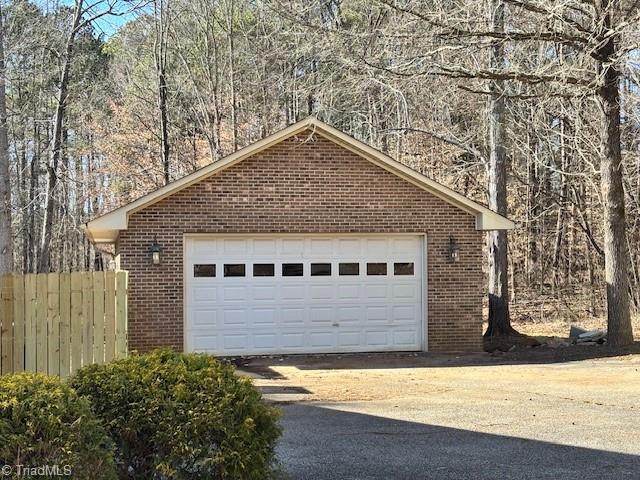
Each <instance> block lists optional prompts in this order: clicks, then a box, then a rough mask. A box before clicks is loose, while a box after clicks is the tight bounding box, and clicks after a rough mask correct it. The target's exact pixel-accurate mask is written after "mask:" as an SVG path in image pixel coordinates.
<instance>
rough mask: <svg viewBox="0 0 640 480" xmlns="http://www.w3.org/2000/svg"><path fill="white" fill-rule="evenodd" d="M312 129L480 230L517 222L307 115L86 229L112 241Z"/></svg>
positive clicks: (504, 227) (95, 237)
mask: <svg viewBox="0 0 640 480" xmlns="http://www.w3.org/2000/svg"><path fill="white" fill-rule="evenodd" d="M307 129H311V130H313V131H314V132H315V133H317V134H319V135H321V136H323V137H325V138H327V139H329V140H331V141H333V142H335V143H337V144H338V145H340V146H342V147H344V148H346V149H348V150H350V151H352V152H354V153H357V154H358V155H360V156H362V157H364V158H366V159H367V160H369V161H370V162H372V163H374V164H375V165H378V166H379V167H381V168H384V169H385V170H388V171H389V172H391V173H394V174H395V175H398V176H399V177H401V178H403V179H405V180H407V181H409V182H411V183H413V184H414V185H416V186H418V187H420V188H422V189H424V190H426V191H428V192H430V193H432V194H433V195H436V196H437V197H439V198H441V199H443V200H444V201H446V202H448V203H450V204H452V205H455V206H456V207H458V208H460V209H462V210H464V211H466V212H468V213H470V214H472V215H475V218H476V229H477V230H510V229H512V228H514V227H515V224H514V223H513V222H512V221H511V220H509V219H508V218H506V217H503V216H502V215H499V214H497V213H496V212H494V211H492V210H490V209H488V208H487V207H485V206H483V205H481V204H479V203H477V202H474V201H473V200H470V199H468V198H467V197H465V196H463V195H460V194H459V193H457V192H455V191H453V190H451V189H450V188H448V187H445V186H444V185H441V184H439V183H437V182H435V181H434V180H431V179H430V178H428V177H426V176H424V175H422V174H421V173H418V172H416V171H415V170H413V169H411V168H409V167H407V166H405V165H403V164H401V163H400V162H398V161H396V160H394V159H392V158H391V157H389V156H388V155H385V154H384V153H382V152H379V151H378V150H375V149H374V148H372V147H370V146H369V145H367V144H365V143H363V142H360V141H359V140H356V139H354V138H352V137H350V136H348V135H346V134H344V133H342V132H341V131H339V130H337V129H335V128H333V127H331V126H330V125H327V124H326V123H324V122H321V121H320V120H318V119H316V118H313V117H308V118H305V119H304V120H301V121H299V122H297V123H294V124H293V125H290V126H289V127H287V128H285V129H283V130H280V131H279V132H276V133H274V134H273V135H270V136H268V137H266V138H263V139H262V140H259V141H257V142H255V143H252V144H251V145H248V146H247V147H245V148H242V149H240V150H238V151H236V152H234V153H232V154H231V155H228V156H227V157H224V158H222V159H221V160H218V161H217V162H213V163H211V164H209V165H207V166H206V167H203V168H201V169H199V170H197V171H195V172H193V173H191V174H189V175H186V176H184V177H182V178H181V179H179V180H176V181H174V182H171V183H170V184H168V185H165V186H164V187H161V188H159V189H158V190H155V191H153V192H151V193H148V194H147V195H143V196H142V197H140V198H138V199H137V200H134V201H133V202H131V203H128V204H127V205H124V206H122V207H120V208H117V209H115V210H113V211H111V212H109V213H106V214H104V215H102V216H100V217H97V218H95V219H93V220H91V221H90V222H89V223H87V224H86V227H85V230H86V232H87V234H88V235H89V237H90V238H91V239H92V241H94V242H96V243H111V242H114V241H115V240H116V239H117V238H118V234H119V233H120V231H121V230H126V229H127V226H128V220H129V216H130V215H132V214H134V213H135V212H138V211H140V210H142V209H143V208H146V207H148V206H150V205H153V204H154V203H157V202H159V201H160V200H162V199H164V198H166V197H168V196H169V195H172V194H174V193H176V192H178V191H180V190H182V189H183V188H187V187H189V186H191V185H193V184H194V183H196V182H199V181H200V180H203V179H205V178H207V177H209V176H211V175H214V174H216V173H218V172H220V171H222V170H224V169H225V168H228V167H230V166H232V165H235V164H236V163H238V162H241V161H242V160H244V159H245V158H247V157H250V156H251V155H254V154H256V153H258V152H260V151H262V150H265V149H267V148H269V147H271V146H273V145H275V144H277V143H280V142H282V141H283V140H285V139H287V138H289V137H292V136H294V135H296V134H298V133H300V132H303V131H304V130H307Z"/></svg>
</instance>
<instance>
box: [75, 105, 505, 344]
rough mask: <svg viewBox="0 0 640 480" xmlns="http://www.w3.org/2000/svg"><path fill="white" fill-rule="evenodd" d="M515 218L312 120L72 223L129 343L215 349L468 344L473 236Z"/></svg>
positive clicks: (474, 306)
mask: <svg viewBox="0 0 640 480" xmlns="http://www.w3.org/2000/svg"><path fill="white" fill-rule="evenodd" d="M513 227H514V223H513V222H512V221H511V220H509V219H508V218H505V217H503V216H501V215H499V214H497V213H496V212H493V211H491V210H490V209H488V208H487V207H486V206H484V205H482V204H480V203H477V202H476V201H474V200H472V199H470V198H467V197H465V196H464V195H462V194H460V193H457V192H455V191H454V190H452V189H451V188H449V187H447V186H445V185H441V184H439V183H437V182H436V181H434V180H433V179H431V178H429V177H426V176H425V175H423V174H422V173H420V172H418V171H416V170H413V169H411V168H409V166H407V165H405V164H403V163H401V162H399V161H397V160H396V159H393V158H391V157H389V156H388V155H387V154H385V153H383V152H381V151H379V150H376V149H375V148H373V147H372V146H370V145H367V144H366V143H364V142H362V141H360V140H358V139H356V138H353V137H350V136H348V135H346V134H345V133H344V132H341V131H340V130H338V129H336V128H334V127H332V126H331V125H328V124H326V123H324V122H322V121H320V120H318V119H317V118H314V117H309V118H306V119H303V120H300V121H299V122H297V123H294V124H292V125H290V126H288V127H286V128H284V129H282V130H278V131H275V132H274V133H273V134H271V135H268V136H266V137H264V138H261V139H259V140H257V141H255V142H254V143H250V144H248V145H247V146H245V147H244V148H242V149H240V150H237V151H235V152H233V153H231V154H229V155H228V156H226V157H224V158H221V159H219V160H217V161H215V162H213V163H211V164H208V165H206V166H204V167H202V168H200V169H198V170H195V171H194V172H192V173H190V174H188V175H185V176H184V177H182V178H180V179H178V180H175V181H173V182H170V183H168V184H167V185H165V186H163V187H160V188H158V189H157V190H154V191H152V192H150V193H148V194H147V195H144V196H142V197H140V198H138V199H136V200H134V201H132V202H130V203H128V204H125V205H123V206H121V207H119V208H117V209H115V210H113V211H111V212H109V213H107V214H105V215H103V216H101V217H98V218H96V219H94V220H92V221H91V222H89V223H88V224H87V226H86V232H87V234H88V235H89V236H90V238H91V239H92V241H93V242H94V243H96V244H112V245H113V247H111V246H108V247H107V248H112V249H113V251H115V254H116V262H115V263H116V265H117V267H118V268H120V269H123V270H127V271H128V272H129V276H128V277H129V284H128V304H127V308H128V318H129V325H128V339H127V340H128V345H129V349H130V350H132V351H138V352H144V351H149V350H152V349H154V348H158V347H170V348H174V349H176V350H186V351H190V352H207V353H211V354H215V355H228V356H235V355H271V354H285V353H336V352H340V353H342V352H374V351H375V352H380V351H427V350H428V351H430V352H444V351H478V350H481V348H482V298H483V290H482V287H483V285H484V283H485V282H484V281H483V272H482V262H483V244H484V238H485V232H486V231H491V230H508V229H511V228H513Z"/></svg>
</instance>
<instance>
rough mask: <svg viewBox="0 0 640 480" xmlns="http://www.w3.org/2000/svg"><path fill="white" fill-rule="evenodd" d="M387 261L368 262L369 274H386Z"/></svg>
mask: <svg viewBox="0 0 640 480" xmlns="http://www.w3.org/2000/svg"><path fill="white" fill-rule="evenodd" d="M386 274H387V264H386V263H367V275H386Z"/></svg>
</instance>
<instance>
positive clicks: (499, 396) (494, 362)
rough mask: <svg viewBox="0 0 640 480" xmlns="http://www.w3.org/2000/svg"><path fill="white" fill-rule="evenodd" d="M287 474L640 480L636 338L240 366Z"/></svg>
mask: <svg viewBox="0 0 640 480" xmlns="http://www.w3.org/2000/svg"><path fill="white" fill-rule="evenodd" d="M238 366H239V368H240V369H242V371H245V372H246V373H247V374H248V375H251V376H253V377H254V382H255V384H256V385H257V386H258V387H259V388H260V389H261V390H262V392H263V395H264V397H265V399H266V400H267V401H270V402H274V403H275V404H276V405H278V406H279V407H280V409H281V411H282V419H281V424H282V426H283V429H284V434H283V437H282V439H281V441H280V443H279V447H278V455H279V458H280V460H281V463H282V465H283V468H284V470H285V471H286V473H287V475H286V477H285V478H288V479H291V480H293V479H305V480H310V479H319V480H331V479H340V480H345V479H353V480H361V479H363V478H367V479H375V480H377V479H380V480H382V479H388V478H394V479H407V480H409V479H412V480H413V479H416V478H429V479H431V480H433V479H437V480H439V479H443V480H450V479H451V480H453V479H456V480H461V479H469V480H472V479H473V480H479V479H482V480H489V479H491V480H493V479H495V478H510V479H532V480H533V479H536V480H538V479H554V480H555V479H558V478H562V479H563V480H564V479H575V480H591V479H593V480H604V479H607V480H608V479H611V480H614V479H615V480H620V479H627V478H628V479H637V478H640V477H639V475H640V474H639V473H638V472H640V442H639V441H638V439H640V403H639V399H640V342H638V343H636V344H635V345H633V346H632V347H629V348H626V349H619V350H614V349H612V348H610V347H607V346H606V345H604V346H603V345H598V346H595V345H592V346H578V345H572V346H569V347H563V348H548V347H533V348H525V347H523V348H522V349H519V350H517V351H512V352H506V353H494V354H489V353H478V354H465V355H435V354H428V353H425V354H409V353H405V354H354V355H316V356H287V357H273V358H265V357H262V358H254V359H242V360H240V361H238Z"/></svg>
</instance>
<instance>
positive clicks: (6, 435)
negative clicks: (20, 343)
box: [0, 373, 117, 479]
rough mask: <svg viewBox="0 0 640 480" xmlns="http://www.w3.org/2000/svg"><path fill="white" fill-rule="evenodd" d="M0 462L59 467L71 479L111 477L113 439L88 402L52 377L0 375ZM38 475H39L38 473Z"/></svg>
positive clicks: (112, 475) (16, 474)
mask: <svg viewBox="0 0 640 480" xmlns="http://www.w3.org/2000/svg"><path fill="white" fill-rule="evenodd" d="M0 465H12V466H14V471H13V474H14V476H15V477H18V476H20V475H19V472H17V471H16V468H17V467H16V466H17V465H24V466H28V467H43V466H48V467H50V468H55V467H54V466H56V465H57V466H58V467H59V468H60V473H61V474H66V475H67V476H68V474H69V472H68V471H65V470H66V469H65V466H67V467H66V468H69V469H70V470H71V472H70V473H71V475H72V476H73V478H80V479H85V478H86V479H89V478H91V479H114V478H117V477H116V471H115V466H114V462H113V443H112V442H111V439H110V438H109V437H108V436H107V434H106V432H105V430H104V429H103V427H102V426H101V425H100V423H99V422H98V420H97V419H96V417H95V415H94V414H93V413H92V412H91V407H90V405H89V401H88V400H87V399H86V398H81V397H79V396H78V395H77V394H76V392H75V391H74V390H73V389H71V388H70V387H69V386H68V385H65V384H64V383H62V382H61V381H60V379H59V378H57V377H48V376H46V375H42V374H34V373H20V374H15V375H4V376H0ZM43 478H44V476H43Z"/></svg>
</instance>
